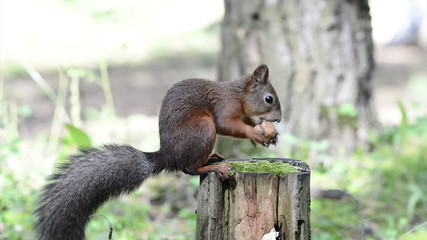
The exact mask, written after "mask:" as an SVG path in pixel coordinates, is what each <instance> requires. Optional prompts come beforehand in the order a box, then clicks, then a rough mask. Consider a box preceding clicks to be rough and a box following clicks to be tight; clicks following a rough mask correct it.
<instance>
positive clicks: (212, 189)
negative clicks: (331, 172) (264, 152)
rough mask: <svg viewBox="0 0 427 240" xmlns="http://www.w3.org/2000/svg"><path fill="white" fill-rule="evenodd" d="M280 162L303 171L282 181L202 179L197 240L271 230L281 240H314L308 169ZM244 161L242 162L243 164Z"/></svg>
mask: <svg viewBox="0 0 427 240" xmlns="http://www.w3.org/2000/svg"><path fill="white" fill-rule="evenodd" d="M257 160H269V161H282V162H287V163H290V164H292V165H294V166H297V167H298V169H300V170H301V172H298V173H290V174H286V175H285V176H283V177H278V176H275V175H273V174H271V173H236V175H235V179H234V180H231V181H224V182H223V181H221V180H220V179H218V177H217V176H216V175H215V174H214V173H211V174H209V175H207V176H205V177H202V178H201V182H200V190H199V195H198V206H197V227H196V239H199V240H202V239H203V240H217V239H230V240H231V239H257V240H258V239H259V240H261V239H262V238H263V236H264V235H265V234H267V233H269V232H270V231H271V230H272V229H273V228H274V229H275V231H277V232H279V238H278V239H282V240H294V239H295V240H297V239H310V171H309V167H308V165H307V164H306V163H304V162H301V161H298V160H292V159H257ZM239 161H241V160H239Z"/></svg>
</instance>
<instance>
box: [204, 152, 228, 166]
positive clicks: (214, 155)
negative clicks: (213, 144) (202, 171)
mask: <svg viewBox="0 0 427 240" xmlns="http://www.w3.org/2000/svg"><path fill="white" fill-rule="evenodd" d="M224 160H225V157H224V156H222V155H221V154H219V153H212V154H211V155H210V156H209V159H208V162H207V163H206V164H205V165H204V166H206V165H209V164H212V163H218V162H222V161H224Z"/></svg>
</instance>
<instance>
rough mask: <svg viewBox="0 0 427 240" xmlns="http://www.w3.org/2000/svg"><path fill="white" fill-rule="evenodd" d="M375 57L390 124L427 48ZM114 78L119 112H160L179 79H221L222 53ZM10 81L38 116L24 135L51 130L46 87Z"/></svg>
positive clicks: (379, 106)
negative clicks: (218, 56) (218, 57)
mask: <svg viewBox="0 0 427 240" xmlns="http://www.w3.org/2000/svg"><path fill="white" fill-rule="evenodd" d="M375 59H376V70H375V72H374V75H373V87H374V102H375V108H376V110H377V113H378V118H379V120H380V122H382V123H384V124H396V123H398V122H399V121H400V113H399V110H398V107H397V104H396V102H397V101H398V100H399V99H401V100H404V102H405V103H406V104H408V106H409V107H411V106H412V102H413V98H414V96H413V95H414V94H413V93H412V92H411V91H410V87H409V85H410V84H411V81H412V80H410V79H413V76H414V74H418V76H424V77H423V78H424V83H425V84H426V86H425V87H427V77H426V76H427V51H426V50H422V49H420V48H418V47H376V50H375ZM41 75H42V76H43V78H44V79H45V80H46V81H47V82H48V83H49V84H50V85H51V86H52V87H53V89H55V90H57V88H58V72H57V71H53V72H43V73H41ZM109 77H110V82H111V87H112V91H113V98H114V103H115V107H116V113H117V114H118V116H120V117H126V116H129V115H132V114H144V115H148V116H153V117H155V116H157V114H158V112H159V108H160V103H161V100H162V98H163V96H164V95H165V93H166V91H167V89H168V88H169V87H170V86H172V84H173V83H175V82H177V81H179V80H181V79H185V78H191V77H201V78H208V79H215V78H216V58H215V56H206V55H200V56H198V55H191V56H185V57H182V56H181V57H180V58H161V59H157V60H153V61H151V62H146V63H142V64H140V65H138V66H114V67H110V68H109ZM4 80H5V81H4V88H5V89H4V94H5V99H6V101H10V102H15V103H17V104H19V105H28V106H30V107H31V109H32V115H31V116H30V117H29V118H27V119H26V120H25V122H24V123H23V124H22V126H21V130H22V133H23V135H24V137H35V136H37V135H38V134H40V133H43V132H44V133H45V132H46V131H48V129H49V127H50V124H51V120H52V116H53V113H54V103H53V102H52V101H51V100H50V99H49V98H48V97H47V96H46V94H45V93H44V92H43V91H42V89H41V88H40V87H39V86H38V85H37V84H36V83H35V81H33V80H32V79H31V78H30V77H29V76H26V75H24V76H19V77H9V78H6V79H4ZM418 84H419V83H418ZM421 88H422V87H421ZM80 89H81V105H82V109H83V111H84V110H85V109H88V108H90V107H91V108H96V109H100V108H101V106H102V105H103V104H104V103H105V101H104V95H103V91H102V88H101V87H100V86H99V85H98V84H96V83H93V82H92V83H89V82H88V81H82V82H81V86H80ZM425 89H426V92H425V95H424V96H415V99H419V97H421V100H420V101H422V102H423V103H421V104H418V106H417V107H416V108H414V109H413V110H411V111H410V117H411V118H415V117H416V116H418V115H420V114H426V112H427V104H426V101H427V88H425ZM414 101H417V100H414ZM68 105H69V104H68Z"/></svg>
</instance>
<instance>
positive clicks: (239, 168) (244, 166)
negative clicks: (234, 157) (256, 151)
mask: <svg viewBox="0 0 427 240" xmlns="http://www.w3.org/2000/svg"><path fill="white" fill-rule="evenodd" d="M227 163H229V164H231V165H232V166H233V167H234V170H233V171H232V174H235V173H236V172H253V173H272V174H274V175H276V176H278V177H283V176H284V175H285V174H286V173H297V172H300V171H299V170H298V169H296V168H295V167H294V166H292V165H290V164H288V163H283V162H274V161H236V162H227Z"/></svg>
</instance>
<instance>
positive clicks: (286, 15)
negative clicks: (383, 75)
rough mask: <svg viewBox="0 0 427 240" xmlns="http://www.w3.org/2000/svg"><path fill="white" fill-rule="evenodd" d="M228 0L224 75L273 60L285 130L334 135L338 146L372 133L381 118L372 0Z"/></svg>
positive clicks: (328, 137)
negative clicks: (374, 80)
mask: <svg viewBox="0 0 427 240" xmlns="http://www.w3.org/2000/svg"><path fill="white" fill-rule="evenodd" d="M224 2H225V15H224V20H223V25H222V52H221V56H220V60H219V67H218V76H219V81H229V80H232V79H236V78H237V77H238V76H240V75H242V74H247V73H250V72H251V71H252V70H253V69H254V68H255V67H256V66H257V65H258V64H260V63H265V64H267V65H268V66H269V68H270V78H271V79H270V80H271V81H272V83H273V85H274V86H275V88H276V90H277V92H278V95H279V98H280V100H281V104H282V112H283V113H284V116H283V120H284V121H282V122H283V126H282V130H284V131H285V132H288V133H291V134H292V135H294V136H297V137H298V138H301V139H307V140H319V139H326V140H328V141H329V143H330V147H331V149H339V147H338V146H340V147H341V146H344V149H346V150H351V149H353V148H354V147H355V146H356V145H357V144H359V143H365V142H366V141H367V139H368V131H369V129H370V128H371V127H372V126H373V124H374V123H375V115H374V112H373V108H372V85H371V73H372V70H373V66H374V60H373V43H372V36H371V24H370V22H371V17H370V14H369V6H368V0H286V1H285V0H249V1H247V0H245V1H243V0H225V1H224ZM226 145H230V143H226V144H221V143H219V147H220V148H226V147H225V146H226ZM220 150H223V149H220ZM228 150H229V149H228ZM222 152H224V151H222Z"/></svg>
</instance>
